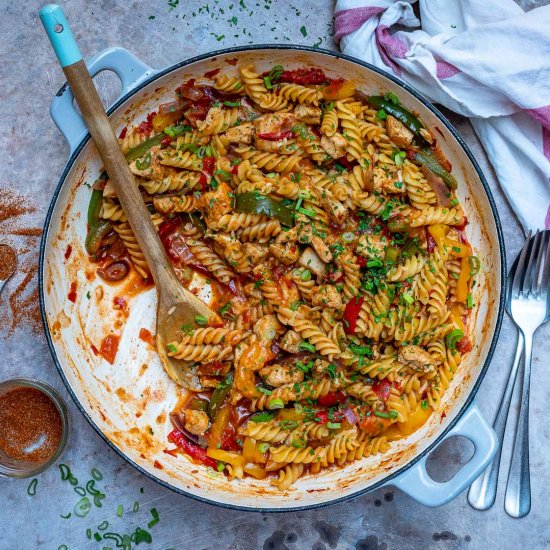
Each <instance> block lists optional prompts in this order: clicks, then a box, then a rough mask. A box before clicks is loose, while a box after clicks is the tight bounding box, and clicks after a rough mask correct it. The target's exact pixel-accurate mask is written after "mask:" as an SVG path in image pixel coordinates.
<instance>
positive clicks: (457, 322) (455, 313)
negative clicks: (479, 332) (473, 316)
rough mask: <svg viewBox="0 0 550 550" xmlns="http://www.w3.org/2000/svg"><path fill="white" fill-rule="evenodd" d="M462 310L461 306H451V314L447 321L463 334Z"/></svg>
mask: <svg viewBox="0 0 550 550" xmlns="http://www.w3.org/2000/svg"><path fill="white" fill-rule="evenodd" d="M462 308H463V306H462V304H456V303H455V304H453V305H452V306H451V314H450V315H449V319H450V320H451V322H452V323H453V325H454V326H455V327H456V328H458V329H460V330H462V332H464V323H463V322H462Z"/></svg>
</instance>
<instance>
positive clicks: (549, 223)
mask: <svg viewBox="0 0 550 550" xmlns="http://www.w3.org/2000/svg"><path fill="white" fill-rule="evenodd" d="M544 229H550V206H549V207H548V210H547V212H546V219H545V220H544Z"/></svg>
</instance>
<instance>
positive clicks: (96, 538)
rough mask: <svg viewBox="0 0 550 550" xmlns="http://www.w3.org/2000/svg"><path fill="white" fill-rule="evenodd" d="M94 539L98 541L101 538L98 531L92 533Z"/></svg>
mask: <svg viewBox="0 0 550 550" xmlns="http://www.w3.org/2000/svg"><path fill="white" fill-rule="evenodd" d="M94 539H95V540H96V541H97V542H99V541H100V540H101V535H100V534H99V533H94Z"/></svg>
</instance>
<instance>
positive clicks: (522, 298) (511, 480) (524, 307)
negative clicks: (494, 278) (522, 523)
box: [504, 231, 550, 518]
mask: <svg viewBox="0 0 550 550" xmlns="http://www.w3.org/2000/svg"><path fill="white" fill-rule="evenodd" d="M530 245H531V246H530ZM549 272H550V232H548V231H544V232H542V233H541V232H539V231H537V233H536V234H535V237H534V238H533V240H532V244H531V240H530V239H528V240H527V242H526V244H525V245H524V247H523V250H522V251H521V254H520V256H519V259H518V264H517V267H516V272H515V274H514V278H513V280H512V289H511V303H510V313H511V316H512V319H513V320H514V322H515V323H516V325H517V327H518V329H519V330H520V332H521V334H522V335H523V357H524V369H523V384H522V388H521V400H520V410H519V417H518V424H517V429H516V435H515V439H514V447H513V450H512V460H511V463H510V470H509V472H508V481H507V484H506V495H505V498H504V509H505V510H506V513H507V514H508V515H510V516H512V517H515V518H521V517H524V516H526V515H527V514H528V513H529V511H530V510H531V481H530V474H529V386H530V379H531V359H532V351H533V335H534V333H535V331H536V330H537V329H538V328H539V326H540V325H541V324H543V322H544V319H545V316H546V301H547V296H548V276H549Z"/></svg>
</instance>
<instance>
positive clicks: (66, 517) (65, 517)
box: [59, 512, 72, 519]
mask: <svg viewBox="0 0 550 550" xmlns="http://www.w3.org/2000/svg"><path fill="white" fill-rule="evenodd" d="M71 516H72V514H71V512H69V513H68V514H66V515H63V514H59V517H62V518H63V519H69V518H70V517H71Z"/></svg>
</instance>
